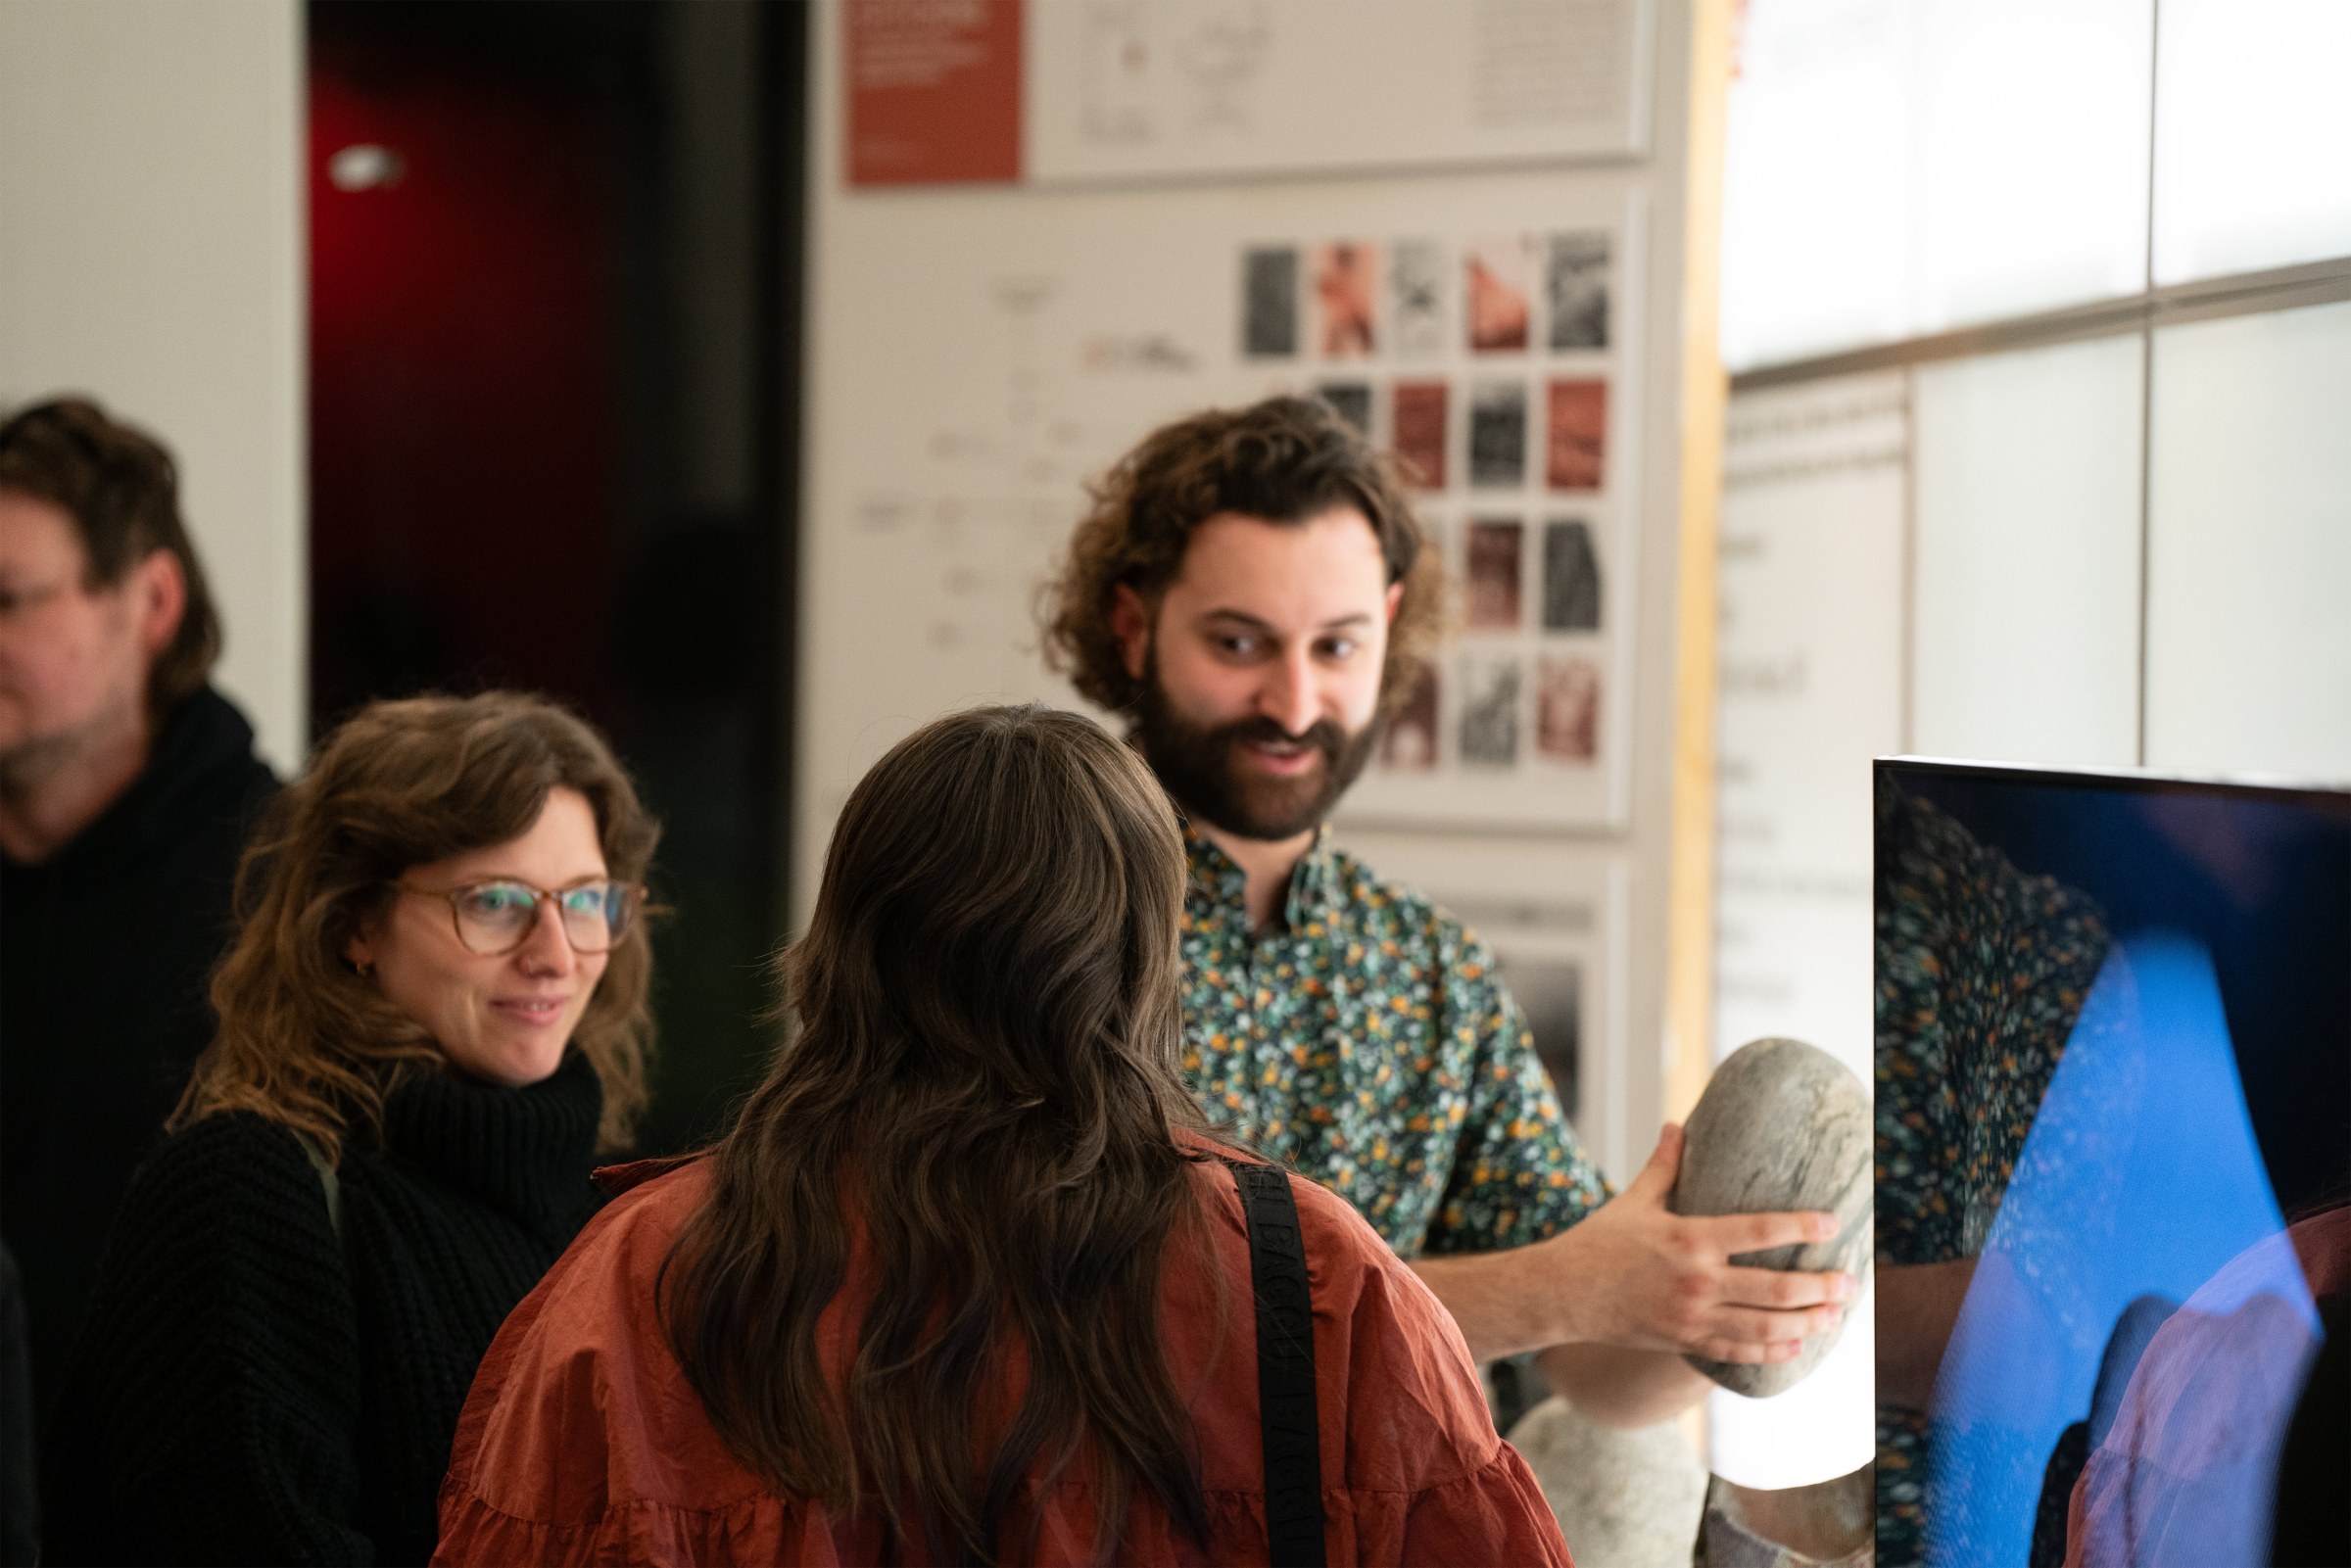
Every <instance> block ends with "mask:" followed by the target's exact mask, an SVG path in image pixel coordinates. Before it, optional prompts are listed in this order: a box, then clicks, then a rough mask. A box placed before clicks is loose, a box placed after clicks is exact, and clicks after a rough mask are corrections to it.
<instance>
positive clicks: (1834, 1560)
mask: <svg viewBox="0 0 2351 1568" xmlns="http://www.w3.org/2000/svg"><path fill="white" fill-rule="evenodd" d="M1876 1476H1877V1470H1876V1467H1875V1466H1874V1465H1866V1464H1865V1465H1863V1466H1862V1467H1861V1468H1860V1469H1858V1470H1855V1471H1853V1472H1852V1473H1851V1474H1849V1475H1842V1476H1839V1477H1838V1478H1837V1479H1835V1480H1834V1481H1821V1482H1816V1483H1814V1484H1813V1485H1811V1486H1808V1487H1790V1488H1789V1489H1788V1490H1786V1491H1785V1492H1763V1491H1757V1490H1755V1489H1753V1488H1750V1487H1741V1486H1734V1485H1732V1484H1731V1483H1730V1482H1728V1481H1725V1480H1724V1479H1723V1478H1722V1477H1720V1476H1716V1477H1714V1478H1713V1484H1712V1485H1711V1486H1710V1487H1708V1488H1707V1490H1706V1514H1705V1528H1704V1529H1703V1531H1702V1532H1701V1533H1700V1535H1699V1540H1698V1552H1697V1554H1696V1557H1695V1559H1694V1564H1695V1568H1870V1564H1871V1563H1873V1562H1875V1561H1876V1560H1877V1544H1876V1536H1877V1509H1876V1502H1877V1487H1876ZM1568 1548H1569V1549H1570V1550H1573V1549H1574V1543H1573V1542H1569V1543H1568Z"/></svg>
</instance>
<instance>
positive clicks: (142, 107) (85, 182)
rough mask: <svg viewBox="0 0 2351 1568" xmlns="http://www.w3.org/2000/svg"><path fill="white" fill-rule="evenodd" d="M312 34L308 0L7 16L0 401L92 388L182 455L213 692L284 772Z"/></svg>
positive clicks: (299, 649) (297, 662)
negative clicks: (207, 606)
mask: <svg viewBox="0 0 2351 1568" xmlns="http://www.w3.org/2000/svg"><path fill="white" fill-rule="evenodd" d="M302 38H303V32H302V10H301V7H300V6H299V5H296V4H295V3H293V0H247V3H243V4H238V5H220V4H217V3H216V0H76V3H74V4H72V5H56V4H49V5H44V4H6V5H0V408H13V407H15V406H18V405H21V404H25V403H29V402H33V401H37V400H39V399H43V398H48V397H53V396H56V395H58V394H60V393H67V392H78V393H83V394H86V395H89V396H92V397H95V398H97V399H98V400H99V402H101V403H102V404H105V405H106V406H107V408H108V409H109V411H111V412H113V413H115V414H117V415H119V416H120V417H121V418H123V419H125V420H127V421H129V422H130V423H132V424H135V425H138V426H140V427H142V428H144V429H146V430H148V431H150V432H151V433H153V434H154V435H155V436H156V438H157V439H158V440H160V441H162V442H163V444H164V445H165V446H166V447H168V448H169V449H170V451H171V452H172V454H173V456H174V457H175V458H176V459H177V461H178V464H179V474H180V506H181V511H182V513H183V514H184V515H185V517H186V519H187V523H188V529H189V532H190V533H191V535H192V536H193V537H194V539H195V543H196V547H197V550H198V551H199V553H200V554H201V556H202V558H203V561H204V565H205V571H206V575H207V577H208V578H209V580H210V583H211V586H212V591H213V597H214V600H215V602H216V604H217V606H218V608H219V611H220V618H221V621H222V623H223V626H224V629H225V634H226V640H225V646H224V649H223V651H222V654H221V658H220V663H219V666H218V668H217V669H216V672H215V680H216V682H217V683H218V685H219V686H220V687H221V689H223V690H225V691H227V692H228V693H229V695H230V696H232V697H233V698H235V699H236V701H237V702H238V703H239V704H240V705H241V706H242V707H243V708H244V709H245V711H246V713H247V715H248V716H249V717H250V718H251V719H252V720H253V722H254V726H255V728H256V729H257V730H258V731H259V732H260V743H261V751H262V754H263V755H264V757H266V758H267V759H268V760H269V762H270V763H271V764H272V765H273V766H275V767H276V768H277V769H278V770H279V771H280V772H283V773H292V772H294V771H296V770H298V769H299V768H300V767H301V765H302V761H303V756H304V753H305V751H306V750H307V748H308V741H307V732H308V728H309V720H308V711H307V710H308V706H309V694H308V687H309V683H308V679H307V671H308V668H309V659H310V651H309V646H308V641H309V615H308V608H307V604H308V599H309V596H310V591H309V581H308V575H309V568H308V559H309V546H308V522H307V518H306V515H305V501H304V491H305V480H304V462H305V453H304V437H303V429H304V419H305V406H304V386H305V372H304V358H303V356H304V347H303V322H304V313H305V301H304V286H305V285H304V257H305V255H306V242H305V238H304V231H303V145H304V144H303V77H302V69H303V67H302ZM69 155H70V156H69Z"/></svg>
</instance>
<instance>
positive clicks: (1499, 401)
mask: <svg viewBox="0 0 2351 1568" xmlns="http://www.w3.org/2000/svg"><path fill="white" fill-rule="evenodd" d="M1469 483H1470V484H1472V485H1474V486H1478V487H1481V488H1484V489H1500V490H1516V489H1517V488H1518V487H1519V486H1521V485H1523V484H1525V483H1526V388H1525V387H1524V386H1522V385H1520V384H1519V383H1518V382H1515V381H1490V382H1487V383H1485V384H1483V385H1481V386H1478V387H1474V388H1472V389H1470V393H1469Z"/></svg>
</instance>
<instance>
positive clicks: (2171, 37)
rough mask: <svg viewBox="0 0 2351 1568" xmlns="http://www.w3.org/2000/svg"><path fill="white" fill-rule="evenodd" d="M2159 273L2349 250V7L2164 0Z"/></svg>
mask: <svg viewBox="0 0 2351 1568" xmlns="http://www.w3.org/2000/svg"><path fill="white" fill-rule="evenodd" d="M2162 17H2163V20H2162V26H2163V31H2162V34H2161V37H2160V41H2159V46H2158V50H2157V55H2158V60H2159V64H2158V67H2157V71H2158V75H2157V80H2156V91H2155V247H2154V249H2155V281H2156V282H2158V283H2180V282H2183V281H2185V280H2187V279H2189V278H2199V277H2212V276H2216V275H2219V274H2222V273H2228V272H2249V271H2253V270H2255V269H2257V268H2261V267H2272V266H2286V265H2290V264H2292V263H2295V262H2299V261H2320V260H2324V259H2326V258H2328V257H2338V256H2343V255H2346V254H2351V90H2346V88H2345V86H2344V82H2343V63H2344V62H2345V61H2346V60H2351V5H2346V4H2344V3H2343V0H2163V13H2162Z"/></svg>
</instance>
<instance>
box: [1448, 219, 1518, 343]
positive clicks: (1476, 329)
mask: <svg viewBox="0 0 2351 1568" xmlns="http://www.w3.org/2000/svg"><path fill="white" fill-rule="evenodd" d="M1463 276H1464V280H1465V281H1466V284H1467V287H1468V295H1469V347H1470V349H1471V350H1472V351H1474V352H1476V353H1478V354H1503V353H1507V352H1509V351H1511V350H1513V349H1523V348H1525V347H1526V344H1527V332H1528V327H1529V324H1530V322H1531V320H1532V318H1533V315H1534V285H1535V261H1534V247H1533V246H1531V245H1529V244H1528V243H1527V241H1526V238H1525V236H1524V235H1519V234H1511V235H1507V236H1504V237H1501V238H1497V239H1485V240H1478V241H1475V242H1474V243H1472V244H1471V245H1470V247H1469V251H1468V255H1467V257H1466V258H1465V260H1464V265H1463Z"/></svg>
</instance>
